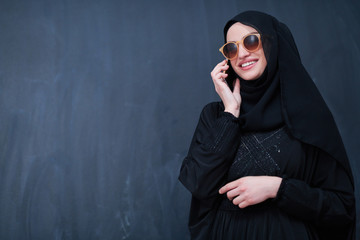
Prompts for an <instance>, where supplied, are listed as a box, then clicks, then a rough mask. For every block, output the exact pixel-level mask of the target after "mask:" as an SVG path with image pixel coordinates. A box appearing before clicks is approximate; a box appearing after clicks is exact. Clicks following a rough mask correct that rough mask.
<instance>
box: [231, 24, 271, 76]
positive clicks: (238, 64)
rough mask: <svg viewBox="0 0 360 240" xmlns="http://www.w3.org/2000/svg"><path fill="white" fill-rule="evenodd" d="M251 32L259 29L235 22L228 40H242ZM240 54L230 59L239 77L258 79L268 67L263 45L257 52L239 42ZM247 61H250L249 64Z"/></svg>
mask: <svg viewBox="0 0 360 240" xmlns="http://www.w3.org/2000/svg"><path fill="white" fill-rule="evenodd" d="M249 33H257V31H256V30H255V29H254V28H252V27H250V26H247V25H244V24H242V23H239V22H237V23H234V24H233V25H232V26H231V27H230V28H229V30H228V32H227V35H226V39H227V41H228V42H236V41H241V40H242V38H243V37H244V36H245V35H247V34H249ZM238 51H239V52H238V55H237V57H236V58H235V59H233V60H230V63H231V66H232V68H233V69H234V71H235V72H236V73H237V75H238V76H239V77H241V78H242V79H244V80H255V79H258V78H259V77H260V76H261V75H262V74H263V72H264V70H265V68H266V64H267V62H266V58H265V54H264V50H263V48H262V46H260V48H259V49H258V50H257V51H255V52H248V51H247V50H246V49H245V48H244V46H243V45H242V44H239V50H238ZM246 63H250V65H247V64H246Z"/></svg>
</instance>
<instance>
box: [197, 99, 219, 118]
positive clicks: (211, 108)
mask: <svg viewBox="0 0 360 240" xmlns="http://www.w3.org/2000/svg"><path fill="white" fill-rule="evenodd" d="M223 111H224V105H223V103H222V102H211V103H208V104H206V105H205V106H204V107H203V109H202V111H201V116H204V115H205V116H207V115H209V116H214V117H216V116H218V115H219V114H220V113H221V112H223Z"/></svg>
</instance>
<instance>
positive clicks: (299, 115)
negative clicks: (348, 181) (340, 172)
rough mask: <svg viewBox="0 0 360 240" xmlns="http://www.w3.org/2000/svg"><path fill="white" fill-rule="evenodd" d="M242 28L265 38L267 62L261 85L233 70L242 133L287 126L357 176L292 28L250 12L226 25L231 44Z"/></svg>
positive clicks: (295, 134)
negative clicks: (232, 31)
mask: <svg viewBox="0 0 360 240" xmlns="http://www.w3.org/2000/svg"><path fill="white" fill-rule="evenodd" d="M236 22H240V23H242V24H245V25H248V26H251V27H253V28H255V29H256V30H257V31H258V32H259V33H260V35H261V41H262V43H263V49H264V53H265V57H266V60H267V67H266V70H265V71H264V73H263V75H262V76H261V77H260V78H259V79H257V80H252V81H246V80H243V79H241V78H240V77H238V76H237V75H236V74H235V72H234V70H233V69H232V68H231V66H230V68H229V70H228V73H229V76H228V78H227V79H226V80H227V81H228V83H229V85H230V86H232V82H233V81H234V79H235V78H239V79H240V85H241V97H242V103H241V111H240V117H239V121H240V124H241V128H242V130H243V131H260V130H271V129H275V128H277V127H279V126H281V125H286V126H287V128H288V129H289V131H290V133H291V134H292V136H293V137H295V138H297V139H298V140H300V141H302V142H304V143H307V144H311V145H313V146H316V147H318V148H320V149H322V150H323V151H325V152H327V153H329V154H330V155H331V156H333V157H334V158H335V159H336V160H337V161H338V162H339V163H341V165H342V166H344V167H345V169H347V170H348V173H349V175H351V171H350V166H349V163H348V159H347V155H346V152H345V148H344V145H343V142H342V140H341V137H340V134H339V132H338V129H337V126H336V124H335V121H334V119H333V116H332V114H331V113H330V111H329V109H328V107H327V105H326V103H325V101H324V100H323V98H322V96H321V95H320V93H319V91H318V89H317V88H316V86H315V84H314V83H313V81H312V79H311V77H310V76H309V74H308V73H307V71H306V70H305V68H304V66H303V65H302V63H301V59H300V56H299V52H298V50H297V47H296V44H295V41H294V38H293V36H292V34H291V32H290V30H289V29H288V27H287V26H286V25H285V24H283V23H281V22H279V21H278V20H277V19H276V18H274V17H272V16H270V15H268V14H265V13H261V12H257V11H247V12H243V13H241V14H239V15H237V16H235V17H234V18H233V19H231V20H230V21H229V22H228V23H227V24H226V25H225V28H224V36H225V42H226V34H227V31H228V30H229V28H230V27H231V26H232V25H233V24H234V23H236ZM229 65H230V64H229Z"/></svg>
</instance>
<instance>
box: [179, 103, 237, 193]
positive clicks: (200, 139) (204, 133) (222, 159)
mask: <svg viewBox="0 0 360 240" xmlns="http://www.w3.org/2000/svg"><path fill="white" fill-rule="evenodd" d="M239 129H240V127H239V123H238V119H237V118H236V117H235V116H233V115H232V114H231V113H227V112H223V111H222V109H221V108H220V103H211V104H208V105H206V106H205V107H204V109H203V111H202V113H201V115H200V119H199V123H198V125H197V127H196V130H195V133H194V136H193V139H192V142H191V145H190V148H189V152H188V154H187V156H186V157H185V159H184V161H183V163H182V166H181V169H180V176H179V180H180V181H181V183H182V184H183V185H184V186H185V187H186V188H187V189H188V190H189V191H190V192H191V193H192V195H193V197H196V198H197V199H199V200H200V199H207V198H212V197H215V196H219V194H218V189H219V188H220V187H221V186H222V185H223V184H224V181H225V175H226V173H227V171H228V168H229V167H230V165H231V163H232V160H233V158H234V156H235V153H236V150H237V147H238V144H239V142H240V139H239V138H240V136H239V131H240V130H239Z"/></svg>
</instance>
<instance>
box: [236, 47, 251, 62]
mask: <svg viewBox="0 0 360 240" xmlns="http://www.w3.org/2000/svg"><path fill="white" fill-rule="evenodd" d="M249 55H250V52H248V51H247V50H246V49H245V48H244V46H243V45H242V44H239V45H238V58H240V59H241V58H245V57H247V56H249Z"/></svg>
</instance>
